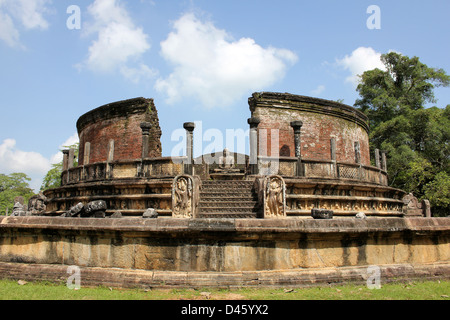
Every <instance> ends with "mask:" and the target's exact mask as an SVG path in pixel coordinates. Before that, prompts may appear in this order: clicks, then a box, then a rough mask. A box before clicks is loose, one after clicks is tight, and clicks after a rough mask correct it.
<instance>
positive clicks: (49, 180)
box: [41, 142, 79, 191]
mask: <svg viewBox="0 0 450 320" xmlns="http://www.w3.org/2000/svg"><path fill="white" fill-rule="evenodd" d="M78 147H79V143H78V142H77V143H75V144H73V145H71V146H64V147H63V148H64V149H71V148H73V149H75V157H74V160H73V165H74V166H77V165H78V160H77V159H78V151H79V150H78ZM61 152H62V150H61ZM62 170H63V160H61V162H59V163H56V164H53V165H52V168H51V169H50V170H49V171H48V172H47V174H46V175H45V177H44V180H43V182H42V185H41V191H45V190H48V189H53V188H58V187H60V186H61V173H62Z"/></svg>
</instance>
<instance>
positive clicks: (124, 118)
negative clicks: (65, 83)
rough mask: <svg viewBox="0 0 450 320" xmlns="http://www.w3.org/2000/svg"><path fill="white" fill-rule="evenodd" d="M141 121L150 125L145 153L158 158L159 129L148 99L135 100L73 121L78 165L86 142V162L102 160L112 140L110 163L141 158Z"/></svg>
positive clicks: (93, 112) (96, 110) (159, 153)
mask: <svg viewBox="0 0 450 320" xmlns="http://www.w3.org/2000/svg"><path fill="white" fill-rule="evenodd" d="M142 122H150V123H151V124H152V128H151V129H150V136H149V145H148V150H149V153H148V155H147V157H149V158H154V157H160V156H161V153H162V150H161V128H160V126H159V120H158V113H157V110H156V107H155V105H154V103H153V100H152V99H144V98H136V99H130V100H125V101H119V102H115V103H111V104H108V105H105V106H102V107H99V108H97V109H94V110H92V111H90V112H88V113H86V114H85V115H83V116H81V117H80V119H79V120H78V122H77V129H78V135H79V137H80V152H79V165H83V164H84V158H85V150H84V149H85V144H86V142H89V143H90V154H89V163H96V162H102V161H106V160H107V157H108V148H109V141H110V140H114V158H113V160H132V159H140V158H141V157H142V129H141V127H140V124H141V123H142Z"/></svg>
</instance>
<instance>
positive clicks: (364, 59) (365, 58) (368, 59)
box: [336, 47, 386, 86]
mask: <svg viewBox="0 0 450 320" xmlns="http://www.w3.org/2000/svg"><path fill="white" fill-rule="evenodd" d="M380 58H381V53H379V52H376V51H375V50H374V49H373V48H370V47H359V48H357V49H356V50H354V51H353V52H352V53H351V55H346V56H345V57H344V58H342V59H336V64H337V65H338V66H340V67H342V68H344V69H345V70H348V71H350V73H351V75H350V76H348V77H347V78H346V79H345V81H346V82H350V83H352V84H353V85H355V86H356V85H357V84H358V81H359V78H358V75H362V74H363V73H364V72H365V71H368V70H373V69H375V68H378V69H380V70H386V68H385V66H384V64H383V63H382V62H381V60H380Z"/></svg>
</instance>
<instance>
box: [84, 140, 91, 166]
mask: <svg viewBox="0 0 450 320" xmlns="http://www.w3.org/2000/svg"><path fill="white" fill-rule="evenodd" d="M90 157H91V143H90V142H86V143H85V144H84V159H83V165H87V164H89V161H90Z"/></svg>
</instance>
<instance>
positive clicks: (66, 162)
mask: <svg viewBox="0 0 450 320" xmlns="http://www.w3.org/2000/svg"><path fill="white" fill-rule="evenodd" d="M62 152H63V171H66V170H67V169H69V150H68V149H66V150H63V151H62Z"/></svg>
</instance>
